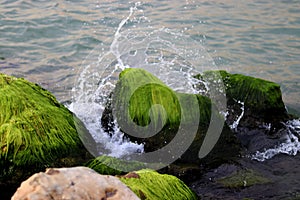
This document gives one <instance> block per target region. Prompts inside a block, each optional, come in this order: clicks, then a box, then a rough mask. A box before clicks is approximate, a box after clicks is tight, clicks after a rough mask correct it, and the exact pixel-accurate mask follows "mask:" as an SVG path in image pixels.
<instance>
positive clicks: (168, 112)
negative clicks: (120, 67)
mask: <svg viewBox="0 0 300 200" xmlns="http://www.w3.org/2000/svg"><path fill="white" fill-rule="evenodd" d="M196 105H197V107H199V108H200V109H198V108H197V107H195V106H196ZM210 105H211V102H210V99H209V98H207V97H204V96H201V95H193V94H184V93H177V92H174V91H173V90H172V89H170V88H169V87H168V86H166V85H165V84H164V83H163V82H162V81H161V80H159V79H158V78H157V77H155V76H154V75H152V74H151V73H149V72H147V71H145V70H143V69H137V68H129V69H125V70H124V71H122V72H121V74H120V80H119V81H118V83H117V85H116V88H115V90H114V95H113V105H112V106H113V108H114V109H115V113H116V114H115V116H116V119H117V121H118V124H119V125H120V126H121V128H122V125H123V126H125V127H126V126H128V125H133V123H132V122H134V125H138V126H142V127H145V126H147V128H148V129H150V128H152V131H153V132H155V130H159V129H162V128H163V127H164V126H165V127H167V128H168V129H172V130H174V131H176V130H177V129H178V127H179V125H180V123H182V122H184V123H190V124H193V125H195V123H197V125H198V123H199V120H198V119H199V113H200V112H201V113H200V115H201V122H205V123H206V124H207V123H209V120H210V109H211V106H210ZM193 106H194V107H193ZM195 119H197V120H195ZM150 123H151V124H152V125H153V126H154V127H152V126H151V124H150ZM134 125H133V126H130V127H129V128H127V129H129V131H131V132H132V131H134V127H135V126H134ZM138 130H140V129H138ZM124 131H125V132H126V130H124ZM156 133H157V132H156Z"/></svg>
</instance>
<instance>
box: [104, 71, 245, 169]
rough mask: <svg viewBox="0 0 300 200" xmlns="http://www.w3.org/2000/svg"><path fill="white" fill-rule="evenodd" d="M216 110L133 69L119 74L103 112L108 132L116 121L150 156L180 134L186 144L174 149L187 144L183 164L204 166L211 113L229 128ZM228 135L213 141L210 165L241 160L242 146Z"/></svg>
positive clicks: (202, 98)
mask: <svg viewBox="0 0 300 200" xmlns="http://www.w3.org/2000/svg"><path fill="white" fill-rule="evenodd" d="M158 105H159V106H158ZM212 106H213V105H212V102H211V100H210V99H209V98H208V97H205V96H201V95H195V94H184V93H177V92H175V91H173V90H172V89H170V88H169V87H167V86H166V85H165V84H164V83H163V82H162V81H161V80H159V79H158V78H157V77H155V76H154V75H152V74H151V73H149V72H147V71H145V70H143V69H138V68H130V69H125V70H124V71H122V72H121V74H120V77H119V81H118V83H117V85H116V87H115V90H114V91H113V94H112V100H111V101H110V102H108V104H107V107H106V109H105V111H104V113H103V116H102V126H103V127H106V130H109V128H107V127H109V126H110V124H113V122H114V120H116V121H117V122H118V125H119V126H120V129H121V130H122V131H123V132H124V133H125V136H126V137H128V138H130V140H131V141H133V142H137V143H143V144H144V148H145V152H154V151H156V150H157V149H161V148H163V147H165V146H166V145H167V144H169V143H171V142H172V141H174V138H175V137H176V136H177V135H179V134H178V132H179V131H180V135H181V136H182V140H181V141H180V142H178V143H177V146H176V147H174V149H173V150H174V151H177V149H179V148H181V149H184V148H182V147H183V146H186V145H187V148H185V150H183V152H181V154H180V155H182V156H181V157H180V160H181V162H188V163H198V164H199V163H200V162H201V161H200V159H199V150H200V147H201V145H202V143H203V141H204V138H205V136H206V133H207V130H208V127H209V125H210V123H211V116H212V111H213V112H215V113H214V116H216V117H215V120H216V121H220V123H222V124H221V125H222V126H223V124H224V119H223V118H222V116H221V115H220V114H219V113H218V112H217V111H216V110H214V109H212ZM112 113H113V114H112ZM114 117H115V118H114ZM218 119H219V120H218ZM110 129H111V130H113V128H110ZM223 130H224V131H223V132H222V133H221V136H220V140H219V141H218V139H219V138H214V139H215V140H216V141H218V142H217V145H216V146H215V148H214V149H213V151H212V152H214V153H212V152H211V153H210V154H209V155H210V156H208V157H207V158H206V159H205V163H206V164H208V163H222V162H223V161H224V160H228V159H229V158H232V157H235V156H236V155H238V152H239V148H240V147H239V144H238V142H237V140H236V138H235V136H234V134H233V133H232V132H231V130H230V129H229V128H228V126H227V125H224V129H223ZM188 139H192V140H191V142H190V143H189V144H187V143H186V142H185V141H187V140H188ZM227 147H228V148H227ZM224 149H226V150H224ZM227 150H228V151H227ZM221 160H222V161H221Z"/></svg>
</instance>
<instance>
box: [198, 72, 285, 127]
mask: <svg viewBox="0 0 300 200" xmlns="http://www.w3.org/2000/svg"><path fill="white" fill-rule="evenodd" d="M214 73H218V74H220V76H221V77H222V79H223V83H224V86H225V89H226V96H227V106H228V112H229V116H228V117H227V122H228V123H229V124H233V123H234V122H235V121H236V120H237V119H238V117H239V116H242V118H241V119H240V120H239V125H240V126H244V127H249V128H256V127H258V126H259V125H262V124H268V123H270V124H271V125H275V124H280V122H282V121H286V120H287V119H288V118H290V116H289V115H288V113H287V111H286V108H285V105H284V103H283V100H282V94H281V90H280V85H279V84H277V83H274V82H271V81H267V80H263V79H259V78H255V77H250V76H245V75H242V74H230V73H228V72H226V71H224V70H220V71H207V72H204V73H203V74H202V75H199V76H198V78H200V79H201V78H202V77H205V76H212V74H214Z"/></svg>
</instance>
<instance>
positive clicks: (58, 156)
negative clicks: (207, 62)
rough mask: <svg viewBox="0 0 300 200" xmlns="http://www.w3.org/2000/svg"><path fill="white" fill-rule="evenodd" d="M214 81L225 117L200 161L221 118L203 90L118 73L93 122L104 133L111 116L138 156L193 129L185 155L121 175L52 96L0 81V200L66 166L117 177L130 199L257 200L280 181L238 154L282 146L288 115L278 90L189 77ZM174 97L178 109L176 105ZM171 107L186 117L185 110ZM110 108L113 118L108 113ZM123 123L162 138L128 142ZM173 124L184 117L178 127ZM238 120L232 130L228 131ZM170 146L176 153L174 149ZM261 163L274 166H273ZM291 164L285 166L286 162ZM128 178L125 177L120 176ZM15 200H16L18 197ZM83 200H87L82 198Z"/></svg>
mask: <svg viewBox="0 0 300 200" xmlns="http://www.w3.org/2000/svg"><path fill="white" fill-rule="evenodd" d="M215 74H218V75H220V77H221V78H222V81H223V83H224V86H225V88H224V89H225V93H226V102H227V107H226V111H227V113H226V119H224V125H223V128H222V133H221V135H220V138H219V139H218V141H217V142H216V145H214V147H213V149H212V151H210V152H209V153H208V155H207V156H205V157H204V158H199V156H198V152H199V149H200V148H201V146H202V145H203V143H204V142H203V141H204V140H205V137H206V132H207V130H208V128H209V124H210V120H211V117H212V115H214V116H217V119H219V118H220V119H222V116H221V115H219V114H218V113H217V112H216V113H217V114H215V113H213V112H214V110H213V109H211V107H212V106H213V105H214V104H215V103H217V102H214V101H211V100H210V98H209V96H208V95H206V93H205V91H204V92H203V93H201V94H196V95H191V94H182V93H181V94H177V93H175V92H174V91H172V90H171V89H170V88H168V87H167V86H165V85H164V84H163V83H161V82H160V80H159V79H157V78H156V77H154V76H153V75H151V74H150V73H148V72H145V71H143V70H141V69H128V70H125V72H122V73H121V75H120V80H119V82H118V84H117V86H116V90H115V91H114V98H113V100H112V102H110V103H108V105H107V108H106V110H105V112H104V114H103V116H102V122H101V123H102V125H103V127H104V129H105V130H106V131H107V133H108V134H112V132H111V131H112V130H113V126H114V124H113V123H112V122H113V121H114V120H115V119H113V118H112V117H113V116H117V118H118V119H119V121H118V124H119V125H120V127H121V130H122V128H123V132H124V134H125V135H126V136H127V137H128V138H129V139H130V140H131V141H133V142H138V143H144V144H145V153H147V152H151V151H155V150H157V149H160V148H162V144H165V143H166V141H167V143H169V142H170V141H172V140H173V138H174V137H175V136H176V133H177V132H178V129H179V128H180V127H181V128H182V127H183V136H184V138H185V139H188V138H189V137H191V136H190V133H189V130H191V129H189V128H190V127H192V126H196V127H197V129H196V130H197V133H196V135H195V138H194V137H193V138H194V140H193V141H192V143H191V146H190V147H188V148H187V149H186V150H184V148H182V151H183V150H184V151H183V152H182V155H181V156H180V157H179V158H178V159H176V160H175V162H173V163H172V164H169V165H167V167H159V166H158V165H160V164H162V163H151V164H152V165H149V163H147V162H145V161H144V162H143V160H140V161H134V162H132V163H129V164H128V163H127V164H126V166H131V167H132V168H130V169H128V168H127V169H126V170H127V171H125V170H122V165H124V162H123V163H122V162H120V160H119V159H115V158H110V157H107V156H101V157H97V158H94V156H93V155H97V153H96V152H91V151H89V150H90V149H95V148H94V147H95V146H97V144H96V143H95V141H94V140H93V139H92V137H91V136H90V134H89V133H88V131H87V130H86V128H85V127H84V125H83V123H82V122H81V121H80V120H79V119H78V118H77V117H76V116H75V115H74V114H73V113H71V112H70V111H69V110H68V109H67V108H66V107H65V106H63V105H62V104H60V103H59V102H58V101H57V100H56V99H55V97H54V96H53V95H52V94H50V93H49V92H48V91H46V90H44V89H43V88H41V87H40V86H38V85H37V84H34V83H31V82H28V81H26V80H24V79H20V78H15V77H11V76H7V75H4V74H0V101H1V105H0V111H1V113H0V136H1V137H0V146H1V154H0V156H1V162H0V195H1V199H9V198H10V197H11V196H12V195H13V194H14V193H15V191H16V189H17V188H18V187H19V186H20V184H21V182H22V181H25V180H26V179H27V178H29V177H30V176H32V175H33V174H35V173H38V172H43V171H45V170H46V169H48V171H46V173H44V175H47V174H48V175H49V174H50V175H51V173H52V172H51V170H50V169H51V168H55V170H60V169H56V168H62V167H68V169H61V170H63V171H64V170H65V171H66V173H69V172H67V171H68V170H73V169H74V168H72V167H76V166H77V167H78V166H86V167H89V168H90V169H93V170H94V171H93V172H88V173H96V172H98V174H103V175H113V176H114V177H118V178H117V179H118V180H121V181H122V182H123V183H124V184H125V185H124V186H125V187H126V185H127V187H129V188H130V189H131V190H132V191H133V193H134V195H136V197H132V198H131V199H134V198H140V199H176V197H178V198H179V197H180V199H197V198H201V199H218V198H219V199H243V198H245V199H246V198H248V199H258V198H261V197H262V196H261V195H257V193H255V192H253V191H252V190H254V189H253V188H262V187H266V188H270V187H271V186H272V185H273V186H274V185H279V184H282V183H281V182H280V181H279V178H278V176H276V175H274V174H270V173H266V172H265V171H263V172H262V171H261V168H262V169H263V166H264V164H261V163H258V162H257V161H253V160H251V159H249V158H248V157H247V155H250V154H253V153H255V152H257V151H261V150H263V149H266V148H269V147H274V146H276V145H278V144H280V143H281V142H284V141H285V140H286V135H287V132H288V131H289V130H288V128H287V126H285V124H284V123H285V122H287V121H289V120H292V119H297V117H296V116H294V115H291V114H289V113H288V112H287V111H286V108H285V105H284V103H283V101H282V96H281V91H280V86H279V85H278V84H276V83H273V82H270V81H266V80H262V79H257V78H253V77H248V76H244V75H240V74H230V73H228V72H226V71H208V72H205V73H203V74H201V75H198V76H197V79H198V80H202V81H204V80H205V79H206V78H205V77H215ZM149 80H150V82H151V84H146V86H145V87H140V88H139V90H138V91H135V87H134V85H136V84H137V83H138V82H143V81H145V82H147V81H149ZM135 81H137V82H135ZM199 83H200V84H199V85H195V87H199V88H201V87H203V88H204V85H201V83H202V82H201V81H200V82H199ZM132 91H135V93H134V95H133V99H128V102H129V101H131V104H130V106H131V107H130V109H129V113H126V110H122V109H119V108H122V107H126V106H124V105H126V101H127V99H126V96H127V95H128V96H129V97H130V98H131V97H132V93H131V92H132ZM170 95H171V97H170ZM150 97H151V98H150ZM170 98H171V99H170ZM177 98H179V99H180V101H181V102H184V103H181V104H180V105H179V103H178V102H177V100H176V99H177ZM194 100H196V103H197V105H198V106H199V110H200V111H199V112H200V114H201V117H200V121H197V123H194V121H193V120H192V119H193V118H192V117H193V116H196V114H193V112H194V107H193V106H191V105H194V102H195V101H194ZM156 104H160V105H163V106H164V107H166V108H167V109H166V113H167V114H165V113H162V112H161V110H160V108H157V109H156V110H153V111H152V112H153V113H152V116H149V112H148V110H149V109H150V108H151V106H152V105H156ZM180 106H181V107H184V108H187V109H191V110H188V111H187V112H186V113H185V111H184V110H183V111H182V110H181V108H180ZM116 110H117V113H114V114H112V112H114V111H116ZM146 111H147V112H146ZM181 112H183V113H181ZM124 113H125V115H124ZM176 113H177V114H176ZM149 117H150V118H149ZM151 117H152V118H151ZM131 119H133V121H134V122H135V123H136V124H137V125H140V126H144V127H145V126H146V125H148V124H149V123H150V122H151V120H155V121H154V123H153V124H154V126H153V127H151V126H149V127H150V128H149V130H146V129H145V132H140V130H138V129H137V130H134V129H130V131H133V132H134V131H136V132H138V133H139V134H141V133H146V132H147V131H148V132H149V131H153V130H156V128H157V127H160V126H162V125H163V126H162V129H161V130H162V131H161V132H159V134H157V135H155V136H153V137H144V138H143V137H132V136H130V135H129V134H128V129H126V125H128V124H130V120H131ZM180 119H183V121H184V123H182V122H181V121H180ZM237 120H238V123H237V124H235V123H236V122H237ZM163 122H166V123H163ZM179 125H180V127H179ZM184 127H189V128H184ZM152 128H153V129H152ZM126 131H127V132H126ZM141 138H142V139H141ZM184 138H183V139H184ZM179 144H180V143H178V145H179ZM89 145H90V147H91V148H89ZM178 148H179V149H180V146H178ZM282 157H283V156H279V157H278V158H279V160H280V161H281V162H282V163H283V160H284V159H286V158H282ZM127 159H129V158H127ZM287 160H291V159H287ZM127 161H128V160H127ZM127 161H126V160H125V162H127ZM128 162H131V161H130V160H129V161H128ZM269 162H274V160H273V161H269ZM293 162H294V161H292V160H291V163H293ZM154 165H156V166H158V167H157V169H159V170H158V172H159V173H157V172H155V171H153V170H150V169H147V168H151V166H152V167H153V166H154ZM259 166H260V167H261V168H260V167H259ZM49 168H50V169H49ZM287 168H288V167H287ZM49 170H50V171H49ZM55 170H54V171H55ZM128 171H132V172H131V173H128V174H127V172H128ZM50 172H51V173H50ZM80 173H81V172H80ZM274 173H275V172H274ZM278 173H280V172H278ZM54 174H55V173H54ZM81 174H83V173H81ZM126 174H127V175H126ZM163 174H165V175H163ZM168 174H169V175H168ZM274 176H275V178H274ZM47 180H48V179H47ZM69 181H70V180H69ZM76 181H79V182H80V181H81V180H80V179H79V180H76ZM182 181H183V182H182ZM71 182H72V181H71ZM79 182H78V183H79ZM274 182H275V183H274ZM276 183H278V184H276ZM39 184H41V183H38V185H39ZM51 184H53V182H51V181H50V182H49V184H48V185H47V187H46V188H50V187H51ZM81 184H82V183H81ZM91 184H92V183H91ZM22 185H23V184H22ZM187 185H188V186H189V188H188V187H187ZM27 187H28V186H27ZM57 187H60V186H57ZM21 188H22V187H21ZM79 188H80V185H79ZM102 189H103V188H102ZM20 190H22V189H20ZM20 190H18V191H20ZM25 190H27V189H25ZM30 191H31V192H33V191H35V190H30ZM72 191H73V190H72ZM103 191H104V192H102V193H101V194H103V195H104V196H103V198H106V199H113V198H115V199H116V198H117V197H118V196H117V193H116V192H114V191H115V190H109V191H108V192H107V191H106V190H105V189H104V190H103ZM105 191H106V192H105ZM118 191H119V190H118ZM245 191H246V192H245ZM250 191H252V192H250ZM258 191H260V192H262V191H263V190H261V189H260V190H258ZM52 192H53V191H52ZM54 192H55V195H58V196H56V197H55V198H56V199H61V198H62V197H61V196H59V195H63V194H64V193H63V191H60V192H61V193H58V192H57V191H54ZM78 192H79V193H78V195H80V194H81V193H84V191H80V189H78ZM80 192H81V193H80ZM168 192H169V194H168ZM129 193H130V192H129ZM273 193H276V191H273ZM24 194H25V193H24ZM26 194H27V193H26ZM237 194H238V195H237ZM255 194H256V195H255ZM267 194H269V196H267ZM299 194H300V191H299ZM299 194H298V193H297V191H295V192H294V193H292V194H290V196H288V195H286V196H284V195H283V196H282V197H295V198H297V197H299V196H297V195H299ZM16 195H20V192H17V193H16ZM49 195H50V194H49ZM51 195H53V194H51ZM51 195H50V196H51ZM64 195H65V194H64ZM68 195H70V194H68ZM74 195H75V193H74ZM91 195H92V194H91ZM105 195H106V196H105ZM113 196H115V197H113ZM221 196H222V197H224V198H222V197H221ZM274 196H276V195H275V194H274V195H273V196H272V194H271V193H270V192H269V193H266V195H265V196H264V197H265V198H269V199H272V198H276V197H274ZM22 198H24V199H25V195H23V197H20V196H17V197H15V199H22ZM74 198H75V196H74ZM29 199H30V198H29ZM84 199H95V198H92V196H91V197H88V196H87V197H86V198H84Z"/></svg>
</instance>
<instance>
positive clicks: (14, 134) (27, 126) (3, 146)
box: [0, 74, 91, 188]
mask: <svg viewBox="0 0 300 200" xmlns="http://www.w3.org/2000/svg"><path fill="white" fill-rule="evenodd" d="M79 133H80V134H81V135H80V134H79ZM85 133H87V132H86V129H85V127H84V126H83V124H82V123H81V122H80V121H79V119H78V118H76V117H75V116H74V115H73V114H72V113H71V112H70V111H69V110H68V109H67V108H65V107H64V106H63V105H62V104H60V103H59V102H58V101H57V100H56V99H55V97H54V96H53V95H52V94H50V92H48V91H46V90H45V89H43V88H41V87H40V86H38V85H37V84H34V83H31V82H29V81H26V80H24V79H22V78H15V77H11V76H7V75H4V74H0V184H1V186H2V185H9V184H14V183H17V184H19V181H20V180H23V179H25V178H27V177H28V176H30V175H31V174H33V173H35V172H38V171H41V170H44V169H45V168H46V167H62V166H65V167H67V166H74V165H78V164H81V163H83V162H84V161H86V159H88V158H91V156H90V154H89V153H88V152H87V151H86V149H85V147H84V146H83V144H82V142H81V139H80V136H84V137H82V139H84V138H86V137H87V136H85ZM2 188H3V187H2Z"/></svg>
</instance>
